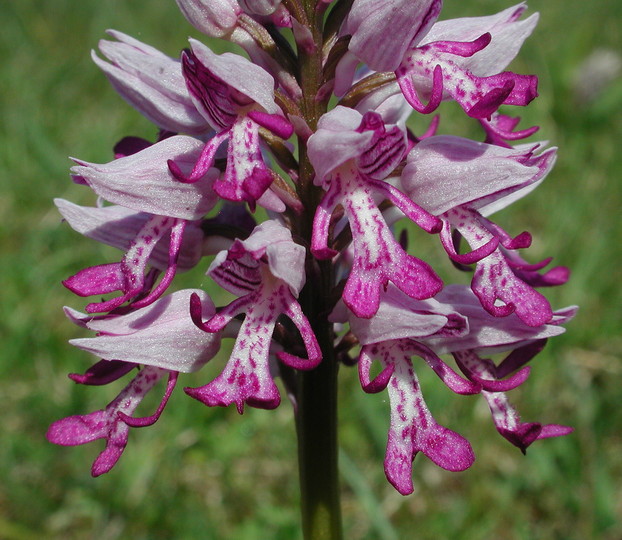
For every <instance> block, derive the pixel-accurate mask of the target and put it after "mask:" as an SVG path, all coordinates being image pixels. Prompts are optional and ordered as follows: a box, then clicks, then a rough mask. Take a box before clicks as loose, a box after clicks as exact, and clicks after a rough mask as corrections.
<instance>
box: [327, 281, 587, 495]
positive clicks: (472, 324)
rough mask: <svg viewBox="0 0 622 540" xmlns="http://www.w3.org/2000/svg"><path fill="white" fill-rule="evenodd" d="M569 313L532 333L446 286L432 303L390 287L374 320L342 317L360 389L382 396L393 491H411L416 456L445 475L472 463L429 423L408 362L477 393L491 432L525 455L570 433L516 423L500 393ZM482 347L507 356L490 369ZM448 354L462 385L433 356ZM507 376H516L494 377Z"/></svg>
mask: <svg viewBox="0 0 622 540" xmlns="http://www.w3.org/2000/svg"><path fill="white" fill-rule="evenodd" d="M575 311H576V309H575V308H567V309H565V310H561V311H559V312H556V314H555V317H554V322H553V324H550V325H544V326H541V327H539V328H534V327H531V326H527V325H526V324H524V323H523V322H522V321H520V319H518V317H517V316H516V315H512V316H510V317H506V318H498V317H494V316H492V315H490V314H488V313H487V312H486V311H485V310H484V309H483V308H482V307H481V305H480V303H479V302H478V300H477V298H476V297H475V295H474V294H473V292H472V291H471V290H470V289H469V288H468V287H465V286H458V285H450V286H447V287H446V288H444V289H443V291H442V292H440V293H439V294H438V295H436V297H435V298H434V299H430V300H424V301H421V300H413V299H412V298H409V297H408V296H406V295H404V294H403V293H402V292H400V291H399V290H398V289H397V288H395V287H390V288H389V289H388V290H387V292H386V293H385V294H384V296H383V302H382V303H381V308H380V309H379V311H378V313H377V316H376V317H375V318H374V319H372V320H367V319H360V318H356V317H355V316H354V315H353V314H351V313H350V314H349V315H348V319H349V322H350V328H351V331H352V332H353V334H354V335H355V336H356V337H357V338H358V340H359V342H360V343H361V344H362V345H363V347H362V349H361V353H360V356H359V373H360V378H361V384H362V386H363V389H364V390H365V391H366V392H379V391H381V390H383V389H384V388H388V391H389V399H390V403H391V423H390V429H389V438H388V444H387V451H386V456H385V472H386V474H387V478H388V479H389V481H390V482H391V483H392V484H393V485H394V486H395V488H396V489H397V490H398V491H399V492H400V493H402V494H408V493H411V492H412V491H413V484H412V461H413V459H414V457H415V455H416V454H417V453H418V452H419V451H421V452H423V453H424V454H425V455H426V456H428V457H429V458H430V459H431V460H432V461H433V462H434V463H436V464H437V465H439V466H440V467H442V468H444V469H447V470H463V469H465V468H467V467H469V466H470V465H471V463H472V462H473V460H474V456H473V453H472V449H471V446H470V445H469V443H468V441H466V439H464V438H463V437H461V436H460V435H458V434H456V433H455V432H453V431H451V430H449V429H447V428H444V427H443V426H440V425H439V424H437V423H436V422H435V421H434V419H433V418H432V415H431V413H430V412H429V410H428V409H427V407H426V405H425V401H424V400H423V395H422V392H421V388H420V384H419V381H418V379H417V376H416V374H415V372H414V369H413V367H412V363H411V360H410V357H411V356H413V355H416V356H420V357H421V358H423V360H424V361H425V362H426V363H427V364H428V365H429V366H430V367H432V369H433V370H434V371H435V372H436V373H437V375H438V376H439V377H440V378H441V379H442V380H443V382H445V384H446V385H447V386H448V387H449V388H450V389H451V390H453V391H454V392H456V393H458V394H473V393H479V392H481V394H482V395H483V396H484V398H485V399H486V401H487V402H488V404H489V406H490V409H491V412H492V415H493V420H494V423H495V426H496V427H497V429H498V431H499V432H500V433H501V434H502V435H503V436H504V437H505V438H507V439H508V440H509V441H510V442H511V443H512V444H515V445H516V446H518V447H519V448H520V449H521V450H523V451H524V450H525V449H526V448H527V446H529V445H530V444H531V443H532V442H533V441H535V440H536V439H542V438H547V437H557V436H561V435H566V434H568V433H569V432H570V431H572V430H571V429H570V428H568V427H565V426H558V425H555V424H551V425H545V426H543V425H542V424H539V423H528V424H522V423H520V420H519V417H518V414H517V413H516V411H515V410H514V409H513V408H512V407H511V405H510V404H509V402H508V400H507V397H506V396H505V394H504V393H503V392H504V391H507V390H511V389H513V388H515V387H517V386H518V385H520V384H522V383H523V382H524V381H525V380H526V379H527V377H528V375H529V368H528V367H523V366H524V364H525V363H526V362H528V361H529V360H530V359H531V357H532V356H533V355H534V354H535V353H537V352H539V350H540V349H541V348H542V346H541V344H542V343H543V341H546V339H547V338H549V337H552V336H555V335H559V334H561V333H562V332H563V331H564V329H563V328H561V327H560V326H559V325H560V324H562V323H564V322H567V321H568V320H569V319H570V318H571V317H572V316H573V315H574V313H575ZM341 317H343V315H341ZM339 318H340V316H337V317H336V319H339ZM485 350H489V351H493V352H500V351H505V350H513V352H512V353H511V354H510V356H508V358H506V360H504V361H503V362H502V363H501V364H500V365H499V366H495V364H494V363H493V362H492V361H490V360H488V359H482V358H480V356H479V352H480V351H485ZM448 352H451V353H452V354H453V355H454V357H455V359H456V362H457V364H458V366H459V367H460V369H461V370H462V371H463V372H464V373H465V375H466V376H467V378H468V380H464V379H461V378H460V377H459V376H458V375H457V374H456V373H455V371H453V370H452V369H451V368H450V367H449V366H448V365H447V364H445V363H444V362H443V361H442V360H441V358H440V357H439V356H438V355H439V354H442V353H448ZM374 358H378V359H379V360H380V363H381V366H382V371H381V372H380V373H379V374H378V375H377V376H376V378H375V379H373V380H371V379H370V369H371V366H372V362H373V359H374ZM517 370H518V371H517ZM513 372H516V373H514V375H512V376H510V377H509V378H507V379H504V380H500V379H502V378H503V377H505V376H506V375H509V374H510V373H513Z"/></svg>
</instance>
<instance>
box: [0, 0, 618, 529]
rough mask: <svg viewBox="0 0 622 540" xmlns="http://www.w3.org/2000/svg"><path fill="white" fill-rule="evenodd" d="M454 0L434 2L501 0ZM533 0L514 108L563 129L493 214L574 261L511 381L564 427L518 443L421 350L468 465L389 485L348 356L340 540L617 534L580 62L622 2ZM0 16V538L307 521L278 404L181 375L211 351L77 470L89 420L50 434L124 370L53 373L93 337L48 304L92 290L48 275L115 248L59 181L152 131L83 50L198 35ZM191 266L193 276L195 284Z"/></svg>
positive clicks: (89, 13)
mask: <svg viewBox="0 0 622 540" xmlns="http://www.w3.org/2000/svg"><path fill="white" fill-rule="evenodd" d="M446 4H447V5H446V7H445V12H444V14H443V15H444V17H443V18H448V17H456V16H466V15H483V14H488V13H493V12H496V11H499V10H500V9H502V8H505V7H507V6H508V5H509V4H508V3H505V2H501V1H500V0H495V1H492V0H488V1H484V0H479V1H478V0H470V1H465V2H451V1H450V0H448V1H447V2H446ZM530 8H531V10H537V11H540V12H541V14H542V18H541V22H540V24H539V26H538V28H537V30H536V32H535V33H534V35H533V36H532V37H531V38H530V40H529V41H528V42H527V44H526V45H525V47H524V48H523V52H522V53H521V55H520V57H519V59H517V60H516V61H515V63H514V64H513V66H512V67H513V68H514V70H516V71H518V72H522V73H527V72H530V73H537V74H538V75H539V76H540V93H541V97H540V98H539V99H538V100H537V101H536V102H535V103H534V104H532V105H531V106H530V107H529V108H528V110H526V111H524V112H523V111H520V112H521V114H523V115H524V117H525V119H526V122H525V123H526V124H529V123H530V122H531V123H538V124H539V125H541V126H542V128H541V132H540V134H539V135H538V137H539V138H542V139H548V140H550V141H551V142H552V143H553V144H555V145H558V146H559V147H560V150H559V161H558V164H557V166H556V168H555V170H554V172H553V173H552V174H551V175H550V176H549V178H548V179H547V180H546V182H545V183H544V184H543V185H542V186H541V187H540V188H539V189H538V190H537V191H535V192H534V193H533V194H531V195H530V196H529V197H528V198H527V199H524V200H522V201H520V202H519V203H518V204H516V205H515V206H514V207H513V208H512V209H509V210H506V211H505V212H504V213H503V214H500V215H499V216H497V221H498V222H499V223H500V224H501V225H503V226H505V227H506V228H507V229H508V230H509V231H510V232H511V233H513V234H517V233H518V232H520V231H521V230H523V229H524V228H527V229H529V230H530V231H531V232H532V233H533V234H534V245H533V247H532V248H531V249H530V250H529V251H528V252H527V256H528V257H529V258H530V260H537V259H538V258H541V257H545V256H548V255H554V256H555V258H556V262H557V263H558V264H565V265H568V266H570V267H571V268H572V270H573V274H572V278H571V280H570V282H569V283H568V284H567V285H566V286H564V287H562V288H559V289H556V290H551V291H548V292H547V294H548V295H549V297H550V298H551V300H552V302H553V303H554V305H555V306H557V307H561V306H564V305H568V304H575V303H576V304H579V305H580V306H581V311H580V313H579V315H578V317H577V318H576V319H575V320H574V321H573V322H572V323H571V324H570V325H569V326H568V333H567V334H565V335H564V336H562V337H559V338H556V339H555V340H553V342H552V343H550V344H549V346H548V347H547V349H545V351H544V352H543V353H542V354H541V355H540V356H539V357H538V358H536V360H535V361H534V370H533V372H532V376H531V379H530V381H529V382H528V383H527V384H525V385H524V386H523V387H522V388H520V389H518V390H515V391H514V392H513V393H512V395H511V398H512V400H513V402H514V403H515V404H516V405H517V406H518V407H519V410H520V411H521V412H522V416H523V418H524V419H525V420H542V421H546V422H558V423H566V424H570V425H573V426H574V427H575V429H576V430H575V432H574V434H572V435H571V436H569V437H565V438H562V439H556V440H548V441H541V442H538V443H536V444H535V445H534V446H533V447H531V448H530V449H529V452H528V454H527V456H526V457H523V456H522V455H521V454H520V452H518V451H517V450H516V449H515V448H514V447H512V446H511V445H510V444H509V443H507V442H506V441H505V440H503V439H502V438H501V437H500V436H498V435H497V433H496V432H495V430H494V428H493V426H492V423H491V421H490V418H489V414H488V412H487V410H486V407H485V405H484V403H483V400H481V398H478V397H458V396H455V395H452V394H451V393H450V392H449V391H448V390H447V389H446V388H444V387H443V386H442V384H440V383H439V382H438V381H437V380H436V379H435V378H434V376H433V375H431V374H429V373H427V371H426V370H424V369H419V372H420V373H421V378H422V384H423V387H424V392H425V395H426V398H427V400H428V402H429V405H430V408H431V409H432V411H433V413H434V414H435V416H436V418H437V420H438V421H439V422H441V423H443V424H445V425H448V426H449V427H452V428H453V429H457V430H458V431H460V433H462V434H463V435H465V436H466V437H468V438H469V439H470V440H471V441H472V444H473V447H474V450H475V452H476V455H477V461H476V462H475V464H474V466H473V467H472V468H471V469H470V470H468V471H467V472H463V473H449V472H445V471H442V470H439V469H438V468H436V467H435V466H433V465H432V464H431V463H430V462H429V461H428V460H427V459H426V458H424V457H419V458H417V460H416V462H415V467H414V469H415V473H414V474H415V482H416V492H415V494H414V495H412V496H409V497H402V496H400V495H399V494H397V493H396V492H395V491H394V490H393V489H392V488H391V487H390V486H389V485H388V484H387V482H386V480H385V479H384V474H383V470H382V455H383V452H384V445H385V438H386V428H387V420H388V410H387V403H386V396H384V395H376V396H367V395H363V393H362V392H361V390H360V388H359V386H358V382H357V377H356V373H355V371H353V370H349V369H343V370H342V372H341V383H340V392H341V393H340V399H341V415H340V434H341V448H342V450H341V469H342V484H343V504H344V520H345V527H346V531H347V533H346V538H348V539H349V540H350V539H351V540H355V539H382V540H385V539H387V540H391V539H402V538H421V539H438V538H441V539H443V538H452V539H454V538H459V539H466V540H470V539H540V538H542V539H560V540H561V539H564V540H566V539H576V540H584V539H591V538H594V539H607V540H617V539H619V538H622V525H621V524H620V521H619V520H618V517H619V516H620V515H622V489H621V486H620V481H621V479H622V452H621V442H622V441H621V439H622V437H621V433H620V428H621V426H622V412H621V409H622V407H620V401H621V398H622V392H621V390H620V382H621V379H622V364H621V362H620V350H621V349H622V338H621V336H620V324H621V317H620V305H621V303H622V288H621V287H620V275H621V273H620V267H621V266H622V247H621V243H622V227H621V225H620V223H621V219H620V217H621V214H622V213H621V207H622V186H621V183H620V180H621V178H620V175H621V170H622V158H621V156H622V151H621V150H620V140H621V137H622V112H621V111H622V81H621V80H620V76H619V74H618V77H617V79H615V80H613V81H611V82H610V83H608V84H606V85H605V86H604V87H603V88H602V89H601V90H600V92H598V93H597V95H596V97H595V99H594V100H592V101H590V102H586V101H585V100H579V99H577V97H576V85H577V70H578V68H579V66H580V64H581V63H582V62H583V61H584V60H585V59H586V58H587V57H588V56H589V55H590V54H591V53H592V52H593V51H594V50H596V49H599V48H605V49H611V50H613V51H614V52H616V53H617V54H618V55H619V54H621V53H622V46H621V45H622V44H621V40H622V38H621V36H622V33H621V32H620V28H621V27H622V3H620V2H617V1H615V0H593V1H592V2H590V3H587V2H584V1H580V0H568V1H566V2H552V1H548V2H547V1H545V0H534V1H532V2H531V4H530ZM0 21H1V23H2V32H0V81H1V82H0V119H1V122H0V186H1V189H2V192H1V196H0V210H1V212H0V216H1V220H2V221H1V225H0V246H1V258H2V259H1V260H2V265H1V266H0V269H1V272H2V278H1V282H0V295H1V296H0V297H1V301H0V332H1V338H2V341H1V344H2V346H1V348H0V355H1V356H0V413H1V416H0V437H1V439H0V538H1V539H6V540H28V539H40V538H50V539H56V538H59V539H60V538H69V539H97V540H105V539H126V538H127V539H157V538H207V539H222V538H226V539H241V540H245V539H265V538H271V539H298V538H300V535H299V528H298V495H297V488H298V484H297V468H296V467H297V465H296V447H295V430H294V426H293V422H292V411H291V407H290V405H289V404H288V403H287V402H284V403H283V404H282V405H281V407H280V408H279V409H277V410H276V411H272V412H267V411H258V410H253V409H248V410H247V412H245V414H244V415H243V416H239V415H238V414H237V413H236V412H235V410H233V409H232V408H229V409H220V408H218V409H208V408H206V407H203V406H201V405H200V404H199V403H198V402H196V401H194V400H191V399H189V398H188V397H187V396H185V395H184V394H183V392H181V386H185V385H198V384H204V383H205V382H207V381H208V380H210V377H212V376H213V374H214V371H213V370H217V369H220V368H221V367H222V360H221V361H220V363H219V362H218V361H215V362H214V364H216V365H215V367H213V368H211V369H212V371H209V370H207V372H201V373H199V374H196V375H193V376H187V377H184V378H183V381H182V382H181V384H180V387H179V388H178V391H177V392H175V394H174V396H173V397H172V398H171V401H170V403H169V406H168V407H167V410H166V411H165V414H164V415H163V417H162V418H161V420H160V421H159V422H158V423H157V424H156V425H155V426H154V427H152V428H149V429H145V430H133V431H132V432H131V434H130V444H129V446H128V448H127V450H126V452H125V455H124V456H123V457H122V459H121V461H120V462H119V464H118V465H117V467H116V468H115V469H114V470H113V472H111V473H110V474H108V475H105V476H104V477H101V478H98V479H92V478H91V477H90V474H89V468H90V465H91V462H92V460H93V459H94V457H95V456H96V455H97V453H98V452H99V451H100V450H101V448H102V444H101V441H100V442H96V443H91V444H89V445H86V446H83V447H76V448H62V447H58V446H54V445H51V444H49V443H47V442H46V440H45V438H44V434H45V431H46V429H47V427H48V425H49V424H50V423H51V422H53V421H54V420H56V419H58V418H61V417H63V416H67V415H70V414H76V413H86V412H89V411H91V410H94V409H97V408H101V407H102V406H104V405H105V404H106V403H107V402H108V400H110V399H111V398H112V397H114V395H116V392H117V391H118V390H119V386H118V385H117V386H114V385H112V386H113V387H111V388H85V387H80V386H77V385H74V384H73V383H71V382H70V381H69V380H68V379H67V378H66V374H67V373H68V372H75V371H78V372H81V371H83V370H84V369H85V368H86V367H87V366H88V365H90V362H91V361H92V358H91V357H89V356H88V355H87V354H86V353H82V352H80V351H78V350H75V349H73V348H72V347H70V346H69V345H68V344H67V343H66V342H67V340H68V339H69V338H71V337H75V336H76V335H77V331H76V329H75V328H74V327H73V326H72V325H71V324H70V323H69V322H68V321H67V320H65V318H64V317H63V315H62V311H61V306H62V305H64V304H71V305H73V306H74V307H77V308H82V307H83V302H81V301H80V300H79V299H76V298H74V297H73V296H72V295H71V294H70V293H69V292H68V291H67V290H65V289H64V288H63V287H62V286H61V284H60V281H61V279H64V278H66V277H67V276H69V275H70V274H72V273H74V272H76V271H77V270H79V269H80V268H82V267H84V266H87V265H92V264H97V263H100V262H109V261H113V260H116V259H115V257H118V254H116V253H114V252H113V251H112V250H107V249H105V248H103V247H102V246H98V245H95V243H93V242H91V241H89V240H87V239H84V238H82V237H80V236H79V235H78V234H77V233H73V232H72V231H71V230H70V229H69V227H68V226H67V225H64V224H61V222H60V218H59V216H58V214H57V212H56V210H55V208H54V207H53V205H52V198H53V197H58V196H60V197H65V198H68V199H71V200H73V201H75V202H79V203H82V204H90V203H92V202H93V197H92V195H91V194H90V193H88V190H86V189H84V188H80V187H79V186H74V185H73V184H72V183H71V182H70V180H69V177H68V167H69V161H68V160H67V156H69V155H73V156H79V157H81V158H83V159H87V160H89V161H94V162H105V161H109V160H110V159H111V147H112V145H113V144H114V143H115V142H116V141H117V140H118V139H120V138H121V137H122V136H124V135H126V134H134V135H141V136H145V137H152V136H153V134H154V129H153V127H152V126H150V125H149V124H148V122H147V121H145V120H143V119H142V118H141V117H140V115H139V114H138V113H136V112H134V111H133V110H132V109H130V108H129V107H128V106H126V105H125V103H124V102H123V101H122V100H121V99H120V98H119V97H118V96H117V95H116V94H115V92H114V91H113V90H112V89H111V87H110V86H109V85H108V83H107V81H106V80H105V78H104V77H103V75H102V74H101V73H100V72H99V71H98V69H97V68H96V67H95V65H94V64H93V63H92V62H91V60H90V57H89V49H91V48H93V47H96V44H97V41H98V39H100V38H102V37H104V30H105V29H106V28H116V29H118V30H122V31H125V32H127V33H129V34H131V35H133V36H135V37H137V38H138V39H141V40H143V41H145V42H147V43H150V44H152V45H154V46H156V47H158V48H160V49H161V50H163V51H165V52H167V53H168V54H170V55H177V53H178V51H179V49H181V48H183V47H184V46H185V43H186V41H185V40H186V38H187V36H188V35H194V36H197V34H196V32H195V31H193V29H192V28H191V27H190V26H189V25H188V24H187V23H186V22H185V20H184V19H183V18H182V16H181V15H180V14H179V13H178V11H177V9H176V6H175V4H174V2H173V1H172V0H161V1H158V2H155V1H153V0H152V1H145V0H142V1H141V0H126V1H121V0H83V1H76V0H0ZM197 37H199V36H197ZM578 73H579V75H578V76H579V77H580V76H581V71H579V72H578ZM598 83H599V80H598V79H597V78H594V79H593V80H592V81H589V84H592V85H593V86H594V87H596V86H597V85H598ZM452 114H453V113H452V109H451V108H450V107H449V108H447V115H448V117H449V118H451V116H452ZM529 125H531V124H529ZM455 126H456V128H454V127H453V124H451V123H450V122H449V121H445V122H443V124H442V130H445V132H456V130H457V132H458V133H462V134H465V135H468V134H473V135H477V131H472V130H473V127H472V126H471V125H470V124H469V125H467V124H466V123H464V122H462V121H461V120H456V124H455ZM429 245H431V244H429ZM425 249H426V250H427V249H428V244H426V247H425ZM437 251H438V248H437ZM413 252H414V253H415V254H417V253H419V254H420V255H421V256H423V257H426V256H427V255H426V253H425V252H417V251H416V250H415V251H413ZM439 260H440V259H439ZM440 264H441V266H442V265H443V264H444V265H446V263H440ZM447 268H448V267H445V268H441V271H446V270H447ZM203 271H204V269H203V268H201V269H198V270H197V272H194V273H193V274H192V275H190V276H188V278H186V279H187V281H186V282H184V283H191V284H192V285H193V286H203V285H206V284H207V280H206V278H204V277H203V275H202V272H203ZM458 279H464V278H462V277H459V278H458ZM150 405H151V406H153V403H152V402H150Z"/></svg>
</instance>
